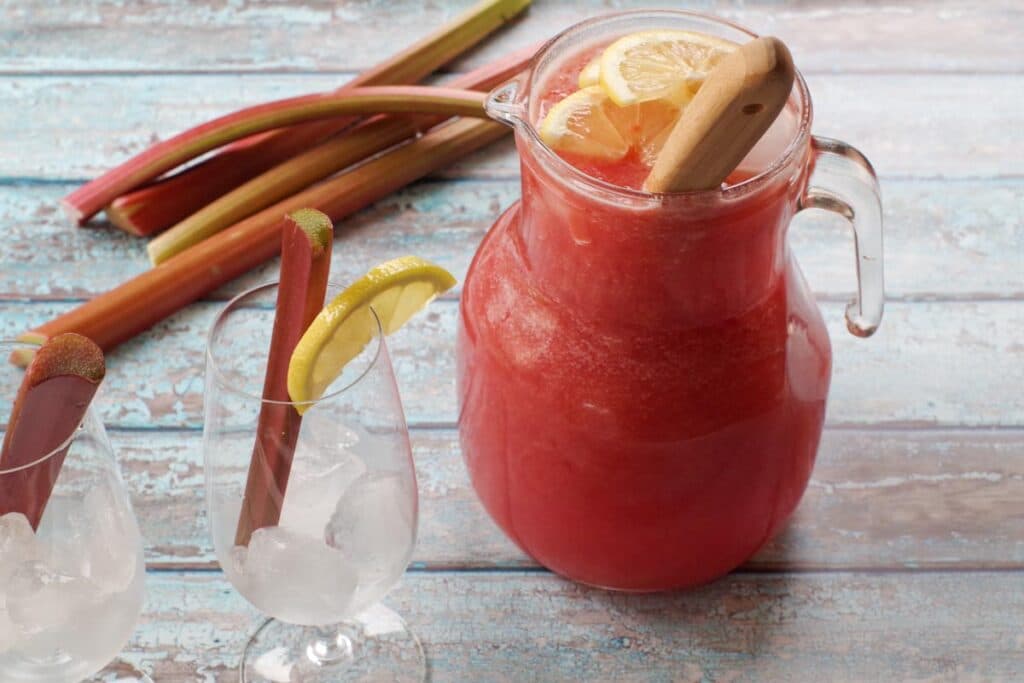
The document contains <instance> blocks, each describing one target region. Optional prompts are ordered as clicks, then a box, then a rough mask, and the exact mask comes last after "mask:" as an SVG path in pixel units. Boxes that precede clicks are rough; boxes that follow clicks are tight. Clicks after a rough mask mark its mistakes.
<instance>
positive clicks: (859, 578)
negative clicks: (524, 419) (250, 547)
mask: <svg viewBox="0 0 1024 683" xmlns="http://www.w3.org/2000/svg"><path fill="white" fill-rule="evenodd" d="M148 587H149V589H150V593H149V596H148V600H147V604H146V611H145V615H144V618H143V622H142V623H141V624H140V626H139V629H138V631H137V633H136V635H135V638H134V639H133V641H132V642H131V643H130V644H129V645H128V647H127V648H126V656H127V658H128V659H130V660H132V661H135V662H138V663H139V664H141V665H142V666H143V668H146V669H148V670H149V671H151V672H153V674H154V677H155V678H156V680H158V681H229V680H235V679H234V678H233V677H234V676H237V674H236V673H235V670H236V667H237V665H238V662H239V659H240V654H241V651H242V648H243V647H244V645H245V642H246V639H247V638H248V635H249V633H251V631H252V630H254V629H255V628H256V626H257V625H258V623H259V622H260V616H259V615H258V614H256V613H255V611H254V610H253V609H252V608H251V607H249V606H248V605H246V604H245V602H244V600H243V599H242V598H241V597H240V596H239V595H238V593H236V592H235V591H234V590H232V589H231V588H230V587H229V586H228V585H227V584H226V583H225V582H224V580H223V578H222V577H221V576H220V575H219V574H202V575H191V576H187V575H186V576H181V575H176V574H162V573H161V574H156V575H152V574H151V575H150V576H149V577H148ZM385 603H386V604H388V605H390V606H391V607H393V608H394V609H395V610H396V611H397V612H398V613H399V614H401V615H402V616H404V617H405V619H406V621H407V622H408V623H409V625H410V627H411V628H412V629H413V630H414V631H415V632H416V633H417V634H418V635H419V637H420V638H421V640H422V641H423V645H424V648H425V650H426V651H427V654H428V657H429V659H430V666H431V670H432V674H433V676H432V678H433V680H435V681H483V682H491V681H526V680H529V681H630V682H633V681H636V682H639V681H652V682H656V683H662V682H664V683H668V682H669V681H701V682H708V681H816V680H827V681H836V682H840V683H844V682H846V681H851V682H852V681H857V682H860V681H891V680H896V681H911V680H914V681H924V680H927V681H995V680H1003V681H1010V680H1015V679H1016V678H1017V677H1018V676H1019V674H1020V672H1021V671H1024V649H1022V648H1021V644H1020V637H1021V636H1020V614H1021V613H1022V612H1024V591H1022V590H1021V582H1020V577H1019V575H1016V574H1010V573H975V574H972V575H970V579H969V580H967V577H965V576H964V575H962V574H957V573H921V574H846V573H839V574H802V575H792V574H781V575H749V574H748V575H737V576H731V577H728V578H726V579H724V580H722V581H720V582H718V583H716V584H714V585H711V586H708V587H705V588H702V589H699V590H696V591H692V592H688V593H675V594H668V595H626V594H610V593H607V592H605V591H601V590H596V589H591V588H585V587H582V586H578V585H575V584H571V583H568V582H566V581H563V580H561V579H558V578H556V577H553V576H550V575H547V574H533V573H522V572H500V573H485V574H480V573H449V572H440V573H429V574H422V573H416V574H407V575H406V577H405V579H404V580H403V582H402V584H401V585H400V586H399V587H398V588H397V589H395V590H394V591H393V593H392V594H391V595H389V596H388V597H387V598H386V599H385Z"/></svg>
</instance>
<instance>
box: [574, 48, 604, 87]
mask: <svg viewBox="0 0 1024 683" xmlns="http://www.w3.org/2000/svg"><path fill="white" fill-rule="evenodd" d="M576 83H577V85H578V86H579V87H580V88H589V87H590V86H592V85H599V84H600V83H601V55H598V56H596V57H594V58H593V59H591V60H590V61H589V62H587V65H586V66H585V67H583V71H580V76H579V79H578V80H577V81H576Z"/></svg>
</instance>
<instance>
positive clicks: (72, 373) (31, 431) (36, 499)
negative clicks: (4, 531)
mask: <svg viewBox="0 0 1024 683" xmlns="http://www.w3.org/2000/svg"><path fill="white" fill-rule="evenodd" d="M105 372H106V370H105V365H104V362H103V352H102V351H101V350H100V348H99V347H98V346H96V344H94V343H93V342H92V340H90V339H89V338H88V337H83V336H81V335H79V334H74V333H68V334H59V335H57V336H55V337H53V338H51V339H49V340H48V341H47V342H46V343H45V344H43V346H42V347H40V348H39V349H38V350H37V351H36V354H35V357H34V358H33V359H32V363H31V364H29V366H28V369H27V371H26V372H25V378H24V380H23V381H22V383H21V387H20V388H19V389H18V396H17V398H16V399H15V401H14V407H13V408H12V409H11V416H10V418H9V419H8V421H7V431H6V433H5V434H4V444H3V450H2V451H0V470H14V469H16V468H24V469H22V470H20V472H17V473H15V474H12V475H10V476H7V477H4V478H2V479H0V515H3V514H6V513H8V512H20V513H22V514H24V515H25V517H27V518H28V521H29V523H30V524H31V525H32V528H33V529H36V528H37V527H38V526H39V520H40V519H42V516H43V511H44V510H45V509H46V503H47V502H48V501H49V500H50V493H51V492H52V491H53V485H54V484H55V483H56V481H57V476H58V475H59V474H60V468H61V465H62V464H63V463H64V456H65V454H66V453H67V443H66V442H67V441H68V439H69V437H71V435H72V434H73V433H74V431H75V430H76V429H77V428H78V425H79V424H81V422H82V418H83V417H84V416H85V410H86V408H88V407H89V403H90V402H91V401H92V397H93V396H94V395H95V394H96V389H97V388H98V387H99V385H100V382H101V381H102V380H103V376H104V374H105ZM62 445H63V446H64V449H63V451H62V452H60V453H57V454H55V455H54V456H52V457H50V458H46V459H45V460H44V461H43V462H38V463H37V461H39V460H41V459H43V458H44V457H45V456H47V455H48V454H50V453H51V452H53V451H55V450H57V449H58V448H61V446H62ZM33 463H36V464H33Z"/></svg>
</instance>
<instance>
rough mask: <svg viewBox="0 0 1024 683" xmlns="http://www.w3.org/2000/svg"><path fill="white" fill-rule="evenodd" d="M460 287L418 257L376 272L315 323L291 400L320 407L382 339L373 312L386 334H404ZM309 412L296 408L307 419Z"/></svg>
mask: <svg viewBox="0 0 1024 683" xmlns="http://www.w3.org/2000/svg"><path fill="white" fill-rule="evenodd" d="M454 286H455V278H454V277H452V274H451V273H449V272H448V271H447V270H445V269H444V268H441V267H440V266H436V265H434V264H433V263H430V262H429V261H425V260H424V259H421V258H419V257H417V256H403V257H401V258H396V259H393V260H391V261H388V262H386V263H382V264H380V265H379V266H377V267H376V268H374V269H372V270H371V271H370V272H368V273H367V274H366V275H364V276H363V277H361V278H360V279H359V280H356V282H354V283H353V284H352V285H351V286H350V287H348V288H347V289H346V290H345V291H343V292H342V293H341V294H339V295H338V296H336V297H334V299H333V300H331V302H330V303H329V304H327V305H326V306H325V307H324V309H323V310H322V311H320V313H319V314H318V315H317V316H316V318H314V319H313V322H312V323H311V324H310V326H309V328H308V329H307V330H306V333H305V334H303V335H302V339H300V340H299V343H298V344H297V345H296V347H295V350H294V351H293V352H292V357H291V361H290V362H289V364H288V394H289V395H290V396H291V399H292V401H294V402H296V403H299V402H304V401H315V400H316V399H318V398H320V397H321V396H323V393H324V391H325V390H326V389H327V387H329V386H330V385H331V383H332V382H333V381H334V380H335V379H337V377H338V376H339V375H340V374H341V371H342V370H343V369H344V368H345V365H346V364H347V363H348V362H349V361H350V360H352V359H353V358H355V357H356V356H358V355H359V353H360V352H362V350H363V349H364V348H366V345H367V344H368V343H370V341H371V340H372V339H373V337H374V335H375V334H376V327H377V326H376V323H375V322H374V319H373V316H372V315H371V314H370V308H371V307H372V308H373V310H374V312H375V313H376V314H377V317H378V318H379V319H380V323H381V326H382V327H383V328H384V334H391V333H392V332H394V331H395V330H397V329H398V328H400V327H401V326H402V325H403V324H405V322H406V321H407V320H409V318H411V317H412V316H413V314H415V313H416V312H418V311H420V310H422V309H423V308H424V307H425V306H426V305H427V304H429V303H430V302H431V301H433V300H434V299H435V298H436V297H437V296H438V295H439V294H442V293H444V292H446V291H448V290H449V289H451V288H452V287H454ZM307 407H308V406H306V407H298V406H297V407H296V409H297V410H298V411H299V413H300V414H301V413H304V412H305V411H306V408H307Z"/></svg>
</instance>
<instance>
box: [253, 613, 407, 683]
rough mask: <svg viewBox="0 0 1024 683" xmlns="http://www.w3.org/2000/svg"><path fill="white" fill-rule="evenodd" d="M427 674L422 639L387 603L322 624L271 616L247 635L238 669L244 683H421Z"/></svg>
mask: <svg viewBox="0 0 1024 683" xmlns="http://www.w3.org/2000/svg"><path fill="white" fill-rule="evenodd" d="M426 677H427V661H426V656H425V655H424V653H423V646H422V645H420V641H419V639H418V638H417V637H416V635H415V634H414V633H413V632H412V631H410V630H409V628H408V627H407V626H406V625H405V622H404V621H403V620H402V618H401V617H400V616H398V615H397V614H396V613H395V612H392V611H391V610H390V609H388V608H387V607H384V606H383V605H377V606H375V607H371V608H370V609H368V610H366V611H365V612H363V613H362V614H360V615H358V616H356V617H354V618H353V619H351V620H349V621H345V622H342V623H340V624H335V625H332V626H324V627H314V626H293V625H291V624H285V623H282V622H280V621H277V620H275V619H270V620H268V621H266V622H264V624H263V625H262V626H260V627H259V628H258V629H257V630H256V633H254V634H253V635H252V637H251V638H250V639H249V643H248V645H246V647H245V654H244V655H243V657H242V666H241V667H239V679H240V681H241V682H242V683H327V682H331V683H336V682H338V681H375V682H376V681H387V682H389V683H392V682H393V683H422V681H425V680H426Z"/></svg>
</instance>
